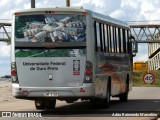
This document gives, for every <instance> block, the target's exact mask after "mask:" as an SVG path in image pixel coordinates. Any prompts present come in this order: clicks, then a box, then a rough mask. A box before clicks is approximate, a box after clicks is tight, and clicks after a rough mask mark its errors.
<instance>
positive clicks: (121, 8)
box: [0, 0, 160, 76]
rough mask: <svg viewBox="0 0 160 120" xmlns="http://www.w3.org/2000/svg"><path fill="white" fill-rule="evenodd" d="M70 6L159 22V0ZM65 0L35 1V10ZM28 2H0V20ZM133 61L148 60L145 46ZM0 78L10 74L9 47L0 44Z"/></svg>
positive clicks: (85, 1) (91, 0) (78, 0)
mask: <svg viewBox="0 0 160 120" xmlns="http://www.w3.org/2000/svg"><path fill="white" fill-rule="evenodd" d="M70 1H71V6H83V8H86V9H89V10H94V11H95V12H98V13H101V14H104V15H109V16H111V17H113V18H116V19H119V20H123V21H143V20H160V6H159V5H160V0H70ZM65 2H66V0H36V7H37V8H47V7H58V6H65ZM29 8H30V0H0V16H1V17H0V19H11V18H12V13H13V12H15V11H17V10H19V9H29ZM138 51H139V52H138V54H137V56H136V57H135V58H134V61H146V60H148V54H147V44H143V45H142V44H140V45H139V49H138ZM0 53H1V54H0V76H2V75H6V74H10V45H7V44H6V43H2V42H1V43H0Z"/></svg>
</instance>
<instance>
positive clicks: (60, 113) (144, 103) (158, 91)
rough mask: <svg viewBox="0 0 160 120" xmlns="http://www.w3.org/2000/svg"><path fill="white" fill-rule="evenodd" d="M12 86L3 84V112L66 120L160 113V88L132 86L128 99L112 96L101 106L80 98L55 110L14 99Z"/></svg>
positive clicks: (146, 119)
mask: <svg viewBox="0 0 160 120" xmlns="http://www.w3.org/2000/svg"><path fill="white" fill-rule="evenodd" d="M10 85H11V83H9V82H3V83H0V91H1V94H0V111H31V112H33V111H34V112H38V113H41V114H42V115H43V116H44V117H45V119H47V120H49V119H51V118H46V117H53V118H52V119H65V120H67V119H69V118H72V119H73V118H74V119H75V117H77V120H78V119H80V118H82V117H83V118H85V119H86V120H89V119H92V120H94V119H95V120H97V119H98V120H99V119H105V120H106V119H111V120H117V117H113V118H110V117H108V116H111V115H113V113H131V112H134V113H145V112H147V113H155V112H158V114H157V115H159V113H160V88H159V87H133V90H132V91H131V92H130V93H129V100H128V102H119V100H118V99H117V98H112V101H111V105H110V107H109V108H101V107H99V106H98V105H92V104H90V103H89V102H88V101H78V102H75V103H72V104H67V103H66V102H64V101H57V104H56V109H55V110H54V111H37V110H36V109H35V107H34V102H33V101H28V100H17V99H14V98H13V97H12V96H11V88H10ZM97 117H98V118H97ZM106 117H107V118H106ZM157 118H158V117H140V118H139V117H130V118H128V117H118V119H119V120H121V119H123V120H128V119H130V120H156V119H157ZM0 119H2V118H0ZM3 119H4V118H3ZM34 119H35V118H34ZM15 120H16V119H15ZM37 120H38V118H37Z"/></svg>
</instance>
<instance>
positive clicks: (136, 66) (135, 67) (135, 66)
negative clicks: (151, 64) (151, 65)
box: [133, 61, 148, 70]
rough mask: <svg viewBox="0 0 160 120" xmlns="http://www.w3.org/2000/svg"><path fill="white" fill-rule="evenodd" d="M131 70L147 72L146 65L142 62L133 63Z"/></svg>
mask: <svg viewBox="0 0 160 120" xmlns="http://www.w3.org/2000/svg"><path fill="white" fill-rule="evenodd" d="M133 70H148V63H147V62H142V61H139V62H134V63H133Z"/></svg>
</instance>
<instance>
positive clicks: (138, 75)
mask: <svg viewBox="0 0 160 120" xmlns="http://www.w3.org/2000/svg"><path fill="white" fill-rule="evenodd" d="M146 73H147V71H137V70H136V71H133V86H138V87H140V86H145V87H159V86H160V70H157V71H149V73H152V74H153V75H154V76H155V81H154V82H153V83H152V84H146V83H145V82H144V81H143V76H144V75H145V74H146Z"/></svg>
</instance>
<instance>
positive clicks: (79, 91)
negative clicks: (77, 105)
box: [12, 83, 94, 99]
mask: <svg viewBox="0 0 160 120" xmlns="http://www.w3.org/2000/svg"><path fill="white" fill-rule="evenodd" d="M46 92H57V93H58V96H47V97H54V98H64V97H65V98H69V97H76V98H83V97H93V96H94V86H93V83H86V84H83V85H82V86H78V87H21V86H19V84H12V94H13V96H14V97H16V98H22V99H30V98H39V97H40V98H46V96H44V93H46Z"/></svg>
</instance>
